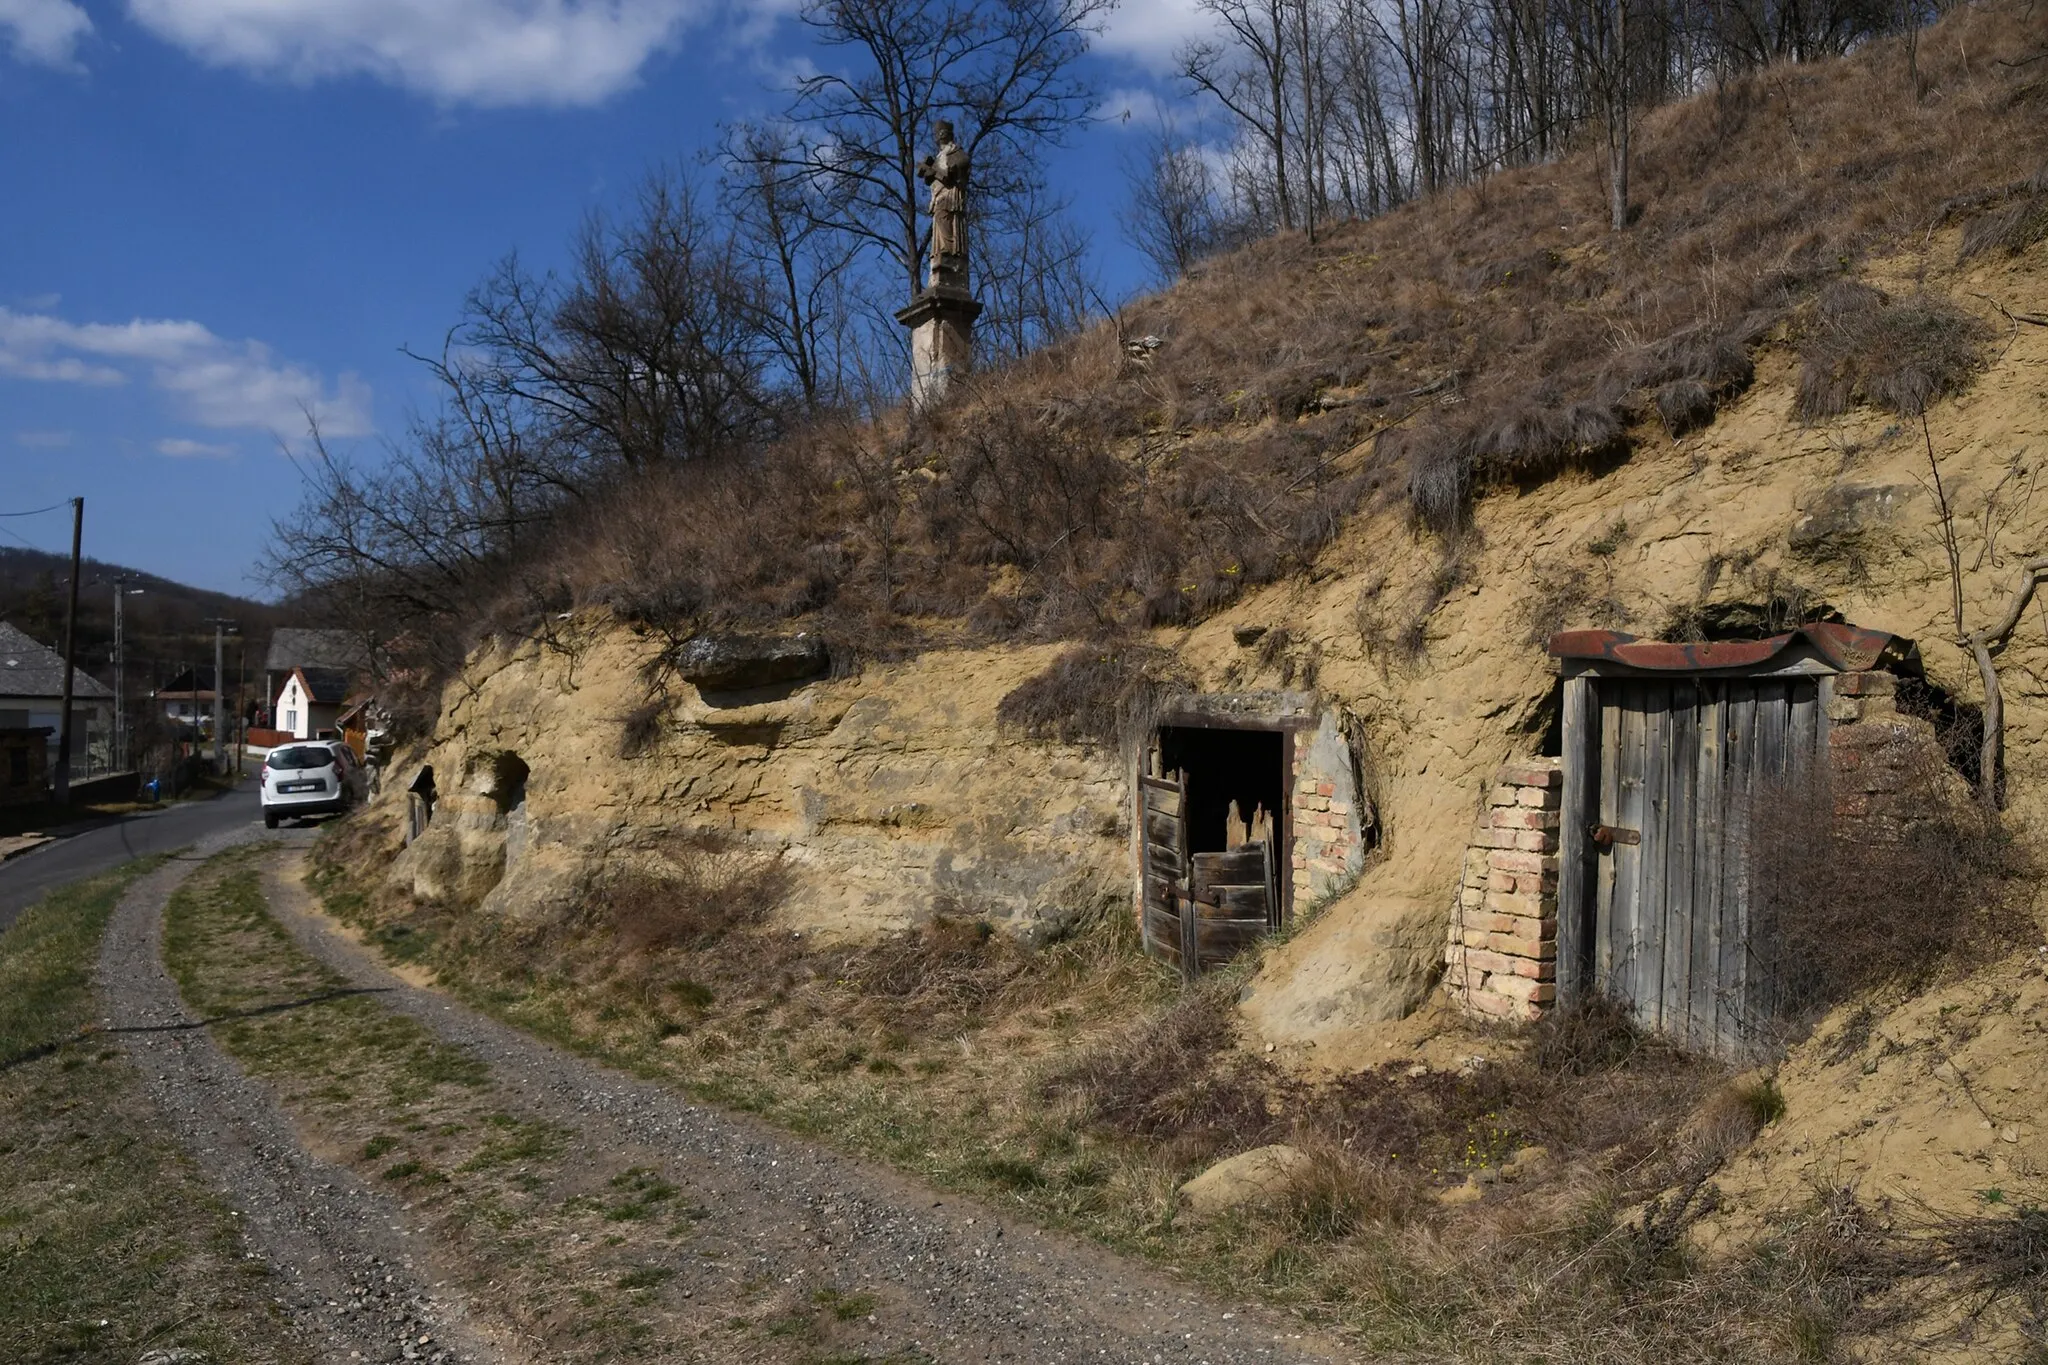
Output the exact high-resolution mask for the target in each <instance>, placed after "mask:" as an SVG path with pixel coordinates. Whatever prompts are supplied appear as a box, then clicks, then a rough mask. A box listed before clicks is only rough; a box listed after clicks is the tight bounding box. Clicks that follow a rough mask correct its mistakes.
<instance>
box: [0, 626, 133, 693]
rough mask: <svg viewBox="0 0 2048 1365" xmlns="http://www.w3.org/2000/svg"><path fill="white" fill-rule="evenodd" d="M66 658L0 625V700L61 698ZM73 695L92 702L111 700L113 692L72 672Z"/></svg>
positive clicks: (81, 674) (85, 676)
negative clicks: (9, 698)
mask: <svg viewBox="0 0 2048 1365" xmlns="http://www.w3.org/2000/svg"><path fill="white" fill-rule="evenodd" d="M63 695H64V657H63V656H62V655H61V654H59V653H58V652H57V651H56V650H54V649H51V648H50V647H49V646H47V645H43V644H38V643H37V642H36V641H34V640H32V639H30V638H29V637H28V636H27V635H25V634H23V633H22V632H21V631H19V630H16V629H15V628H14V627H13V626H10V625H8V624H7V623H6V622H5V621H0V697H61V696H63ZM71 695H72V696H73V697H76V698H80V699H85V700H90V699H95V698H112V697H113V695H114V692H113V689H112V688H110V687H108V686H107V685H106V684H105V683H103V682H101V681H100V680H99V679H97V678H94V677H90V676H88V675H86V674H84V673H81V672H79V671H78V670H77V669H75V668H74V669H72V670H71Z"/></svg>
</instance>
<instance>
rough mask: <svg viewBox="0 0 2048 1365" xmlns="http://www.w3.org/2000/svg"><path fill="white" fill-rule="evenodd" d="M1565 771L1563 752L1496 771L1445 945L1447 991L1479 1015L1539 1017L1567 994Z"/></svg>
mask: <svg viewBox="0 0 2048 1365" xmlns="http://www.w3.org/2000/svg"><path fill="white" fill-rule="evenodd" d="M1563 795H1564V773H1563V770H1562V767H1561V762H1560V760H1558V759H1555V758H1534V759H1524V760H1521V761H1519V762H1515V763H1510V764H1508V765H1506V766H1505V767H1503V768H1501V770H1500V771H1499V772H1498V773H1496V774H1495V775H1494V780H1493V787H1492V789H1491V791H1490V792H1489V793H1488V795H1487V806H1486V813H1485V814H1484V815H1482V816H1481V817H1480V819H1479V827H1478V829H1477V830H1475V831H1474V832H1473V836H1472V842H1471V843H1470V844H1469V845H1467V846H1466V849H1465V864H1464V875H1463V877H1462V878H1461V879H1460V884H1459V887H1458V896H1457V901H1456V903H1455V904H1454V905H1453V907H1452V913H1451V928H1450V940H1449V942H1448V943H1447V944H1446V945H1445V948H1444V968H1445V970H1444V990H1445V991H1446V992H1448V993H1449V994H1450V996H1451V998H1452V999H1453V1000H1454V1001H1456V1002H1457V1004H1458V1006H1459V1007H1460V1008H1461V1009H1463V1010H1465V1011H1466V1012H1467V1013H1469V1014H1473V1015H1477V1016H1480V1017H1483V1018H1489V1019H1513V1020H1531V1019H1534V1018H1536V1017H1537V1016H1539V1015H1540V1014H1542V1012H1543V1011H1544V1010H1545V1009H1546V1008H1548V1007H1549V1006H1550V1004H1551V1003H1552V1002H1553V1001H1555V1000H1556V999H1557V829H1558V807H1559V805H1560V804H1561V802H1562V798H1563Z"/></svg>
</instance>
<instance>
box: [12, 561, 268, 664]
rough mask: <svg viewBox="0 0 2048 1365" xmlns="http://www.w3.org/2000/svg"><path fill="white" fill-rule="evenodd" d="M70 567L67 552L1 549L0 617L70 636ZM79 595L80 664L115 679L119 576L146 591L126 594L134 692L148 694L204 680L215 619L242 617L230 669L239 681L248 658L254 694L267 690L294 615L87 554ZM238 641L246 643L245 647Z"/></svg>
mask: <svg viewBox="0 0 2048 1365" xmlns="http://www.w3.org/2000/svg"><path fill="white" fill-rule="evenodd" d="M70 573H71V562H70V560H69V558H68V557H66V556H62V555H53V554H48V553H45V552H43V551H41V550H27V549H6V548H0V620H5V621H9V622H11V623H13V624H14V625H15V626H17V627H19V628H20V629H21V630H23V631H26V632H27V633H28V634H29V635H31V636H33V637H35V638H36V639H38V640H41V641H43V642H45V643H47V644H49V645H52V646H56V645H58V644H59V643H60V642H61V641H62V640H63V637H64V598H65V591H66V580H67V579H68V578H69V576H70ZM80 579H81V582H80V589H79V595H78V645H77V648H78V664H79V667H80V668H82V669H84V670H85V671H86V672H88V673H90V674H92V675H93V676H94V677H96V678H99V679H100V680H101V681H103V682H107V683H109V684H111V683H112V682H113V677H114V669H113V650H114V582H115V580H116V579H124V580H126V586H127V587H129V588H130V589H135V588H140V589H141V590H142V591H141V593H140V594H139V595H136V596H131V597H129V598H128V599H127V605H126V617H127V620H126V623H125V627H126V636H127V659H128V669H127V673H128V676H127V690H128V693H129V695H130V696H131V697H134V696H141V695H144V694H146V693H148V692H149V691H150V690H151V689H153V688H158V687H161V686H163V685H164V684H165V683H167V682H169V681H170V680H171V679H172V678H173V677H175V676H176V675H177V674H179V673H181V672H183V671H184V670H186V669H188V668H195V667H196V668H198V669H199V670H200V673H201V676H202V679H203V680H205V679H210V675H211V673H212V670H213V627H212V626H210V625H208V624H207V622H208V620H209V619H211V618H214V617H224V618H227V619H229V620H233V621H235V622H237V623H239V625H240V627H241V631H240V635H241V638H240V640H239V642H238V641H237V640H236V638H235V637H232V636H231V637H229V640H228V644H227V651H226V659H225V664H226V672H227V676H228V683H229V687H230V688H232V687H233V686H234V679H235V677H236V673H237V665H238V663H240V662H241V659H242V657H243V656H245V657H246V663H243V664H242V668H243V676H245V677H246V678H249V679H253V680H254V682H255V686H254V687H253V688H252V689H251V695H258V694H260V693H261V692H262V690H263V688H262V678H263V654H264V650H265V649H266V648H268V646H269V643H270V632H271V630H272V628H274V627H275V626H277V625H280V624H282V623H284V622H285V621H287V620H292V619H294V618H293V617H292V615H291V614H290V613H289V612H288V609H286V608H283V607H276V606H271V605H268V604H266V603H263V602H256V601H252V600H250V599H249V598H246V597H236V596H234V595H233V594H231V593H223V592H209V591H207V590H206V589H204V588H194V587H190V586H188V585H187V584H184V583H179V582H176V581H175V580H173V579H169V578H164V577H162V576H160V575H157V574H152V573H144V572H142V571H141V570H139V569H130V568H126V567H124V566H122V565H119V564H108V563H105V562H104V561H101V560H96V559H88V560H86V561H85V563H84V566H83V572H82V573H81V575H80ZM238 644H239V645H240V648H239V649H238V647H237V646H238Z"/></svg>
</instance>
